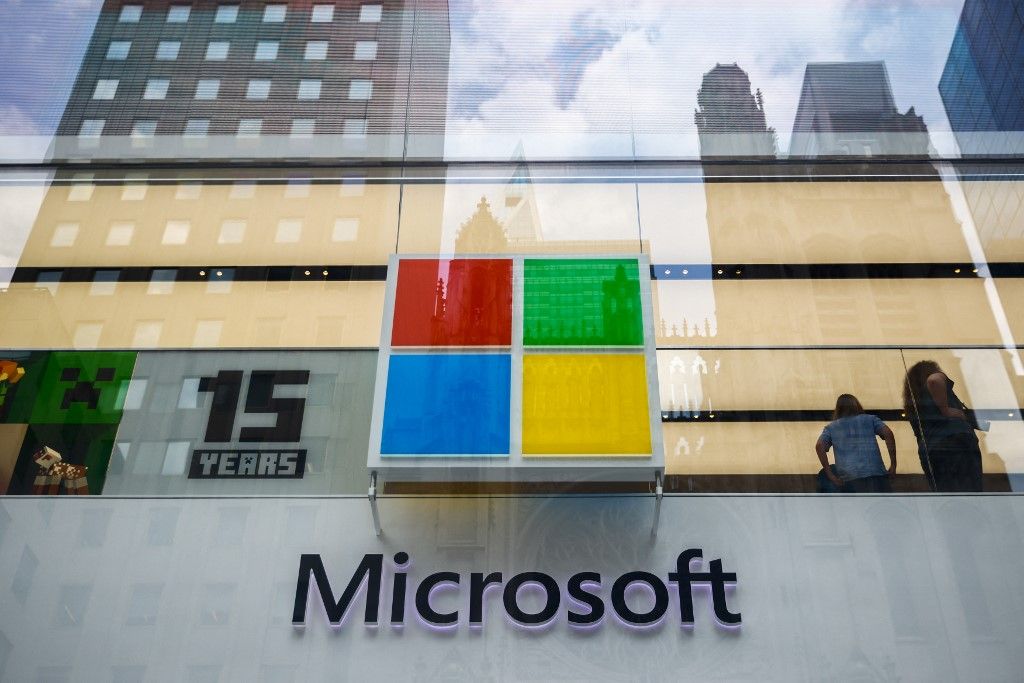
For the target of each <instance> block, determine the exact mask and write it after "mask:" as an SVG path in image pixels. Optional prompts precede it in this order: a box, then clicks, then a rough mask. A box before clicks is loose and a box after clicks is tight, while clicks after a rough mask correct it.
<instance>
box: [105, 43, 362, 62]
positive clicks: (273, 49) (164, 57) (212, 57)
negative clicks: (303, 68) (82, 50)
mask: <svg viewBox="0 0 1024 683" xmlns="http://www.w3.org/2000/svg"><path fill="white" fill-rule="evenodd" d="M280 46H281V44H280V43H279V42H278V41H276V40H261V41H259V42H257V43H256V49H255V50H254V52H253V56H252V58H253V60H255V61H257V62H265V61H273V60H275V59H277V56H278V51H279V49H280ZM131 48H132V41H130V40H115V41H112V42H111V43H110V44H109V45H108V46H107V54H106V58H107V59H108V60H113V61H123V60H125V59H127V58H128V54H129V52H131ZM327 49H328V42H327V41H326V40H310V41H308V42H306V48H305V50H304V51H303V55H302V57H303V59H305V60H308V61H319V60H324V59H327ZM230 50H231V43H230V41H227V40H219V41H213V42H210V43H207V45H206V54H205V56H204V58H205V59H206V60H207V61H211V62H214V61H224V60H226V59H227V58H228V54H229V52H230ZM180 51H181V41H178V40H162V41H160V42H159V43H158V44H157V46H156V54H155V58H156V59H157V60H159V61H174V60H176V59H177V58H178V53H179V52H180ZM352 58H353V59H354V60H356V61H370V60H374V59H376V58H377V41H375V40H357V41H356V44H355V50H354V52H353V55H352Z"/></svg>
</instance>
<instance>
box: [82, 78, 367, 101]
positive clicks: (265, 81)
mask: <svg viewBox="0 0 1024 683" xmlns="http://www.w3.org/2000/svg"><path fill="white" fill-rule="evenodd" d="M119 84H120V81H119V80H118V79H116V78H101V79H100V80H98V81H96V87H95V88H94V89H93V92H92V99H94V100H112V99H114V97H115V96H116V95H117V88H118V85H119ZM322 84H323V82H322V81H321V80H320V79H318V78H303V79H300V80H299V84H298V89H297V90H296V99H299V100H318V99H320V90H321V86H322ZM270 85H271V79H269V78H252V79H249V82H248V84H247V85H246V89H245V99H247V100H265V99H267V98H269V97H270ZM170 86H171V81H170V79H167V78H150V79H149V80H147V81H146V87H145V89H144V90H143V92H142V99H144V100H162V99H165V98H166V97H167V91H168V90H169V89H170ZM219 92H220V79H219V78H201V79H199V81H198V82H197V83H196V90H195V95H194V97H195V99H197V100H215V99H217V95H218V93H219ZM372 95H373V81H371V80H366V79H354V80H352V81H349V86H348V98H349V99H350V100H368V99H370V97H371V96H372Z"/></svg>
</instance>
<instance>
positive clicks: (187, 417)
mask: <svg viewBox="0 0 1024 683" xmlns="http://www.w3.org/2000/svg"><path fill="white" fill-rule="evenodd" d="M375 361H376V354H374V353H373V352H353V351H312V350H310V351H305V350H303V351H299V350H288V351H153V352H144V353H140V354H139V357H138V362H137V363H136V367H135V372H134V374H133V376H132V382H131V386H130V387H129V389H128V392H127V396H126V397H125V410H124V419H123V420H122V423H121V427H120V429H119V431H118V434H117V444H116V446H115V457H114V458H113V459H112V465H111V470H112V472H111V482H110V488H109V490H108V491H107V492H109V493H124V494H146V493H192V492H202V493H212V492H223V493H236V492H237V493H261V492H266V493H270V492H288V491H290V492H303V493H318V492H327V491H331V490H333V487H334V486H336V485H338V483H339V482H341V481H347V480H348V479H350V478H351V477H349V476H344V475H343V474H342V472H341V471H340V469H342V468H343V463H344V462H346V461H348V460H351V461H352V462H353V463H359V464H362V461H363V459H364V457H365V448H366V446H365V443H366V434H367V428H366V427H365V426H363V427H360V425H365V424H367V423H368V422H369V416H368V413H369V410H370V393H371V392H370V391H369V387H370V386H371V382H372V377H373V375H372V372H373V366H374V364H375ZM355 445H358V457H356V455H355V452H352V453H350V451H352V449H353V447H354V446H355ZM339 463H342V464H339ZM345 475H347V470H346V471H345ZM364 476H365V475H364V474H362V473H360V476H359V477H358V479H359V481H360V483H361V481H362V479H363V478H364ZM274 481H276V482H278V483H277V484H275V483H273V482H274ZM289 481H291V482H293V483H292V484H288V482H289ZM217 482H219V483H217ZM246 482H249V483H248V484H246ZM282 486H283V487H285V488H281V487H282Z"/></svg>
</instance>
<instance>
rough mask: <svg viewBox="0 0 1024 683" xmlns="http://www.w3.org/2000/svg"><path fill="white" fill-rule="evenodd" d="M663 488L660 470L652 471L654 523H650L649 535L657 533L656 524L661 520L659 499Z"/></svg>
mask: <svg viewBox="0 0 1024 683" xmlns="http://www.w3.org/2000/svg"><path fill="white" fill-rule="evenodd" d="M664 493H665V489H664V487H663V486H662V483H661V472H655V473H654V523H653V524H652V525H651V536H657V535H658V524H659V523H660V522H661V499H662V497H663V496H664Z"/></svg>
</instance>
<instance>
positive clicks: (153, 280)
mask: <svg viewBox="0 0 1024 683" xmlns="http://www.w3.org/2000/svg"><path fill="white" fill-rule="evenodd" d="M177 276H178V272H177V271H176V270H172V269H168V268H161V269H157V270H154V271H153V275H152V276H151V277H150V278H149V286H148V287H146V294H171V293H172V292H173V291H174V280H175V278H176V277H177ZM140 381H141V382H145V381H146V380H140ZM134 382H135V378H134V377H133V378H132V380H131V382H129V383H128V393H129V394H131V391H132V384H133V383H134ZM142 393H145V385H143V387H142ZM124 402H125V406H126V407H127V404H128V398H127V397H125V400H124Z"/></svg>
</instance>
